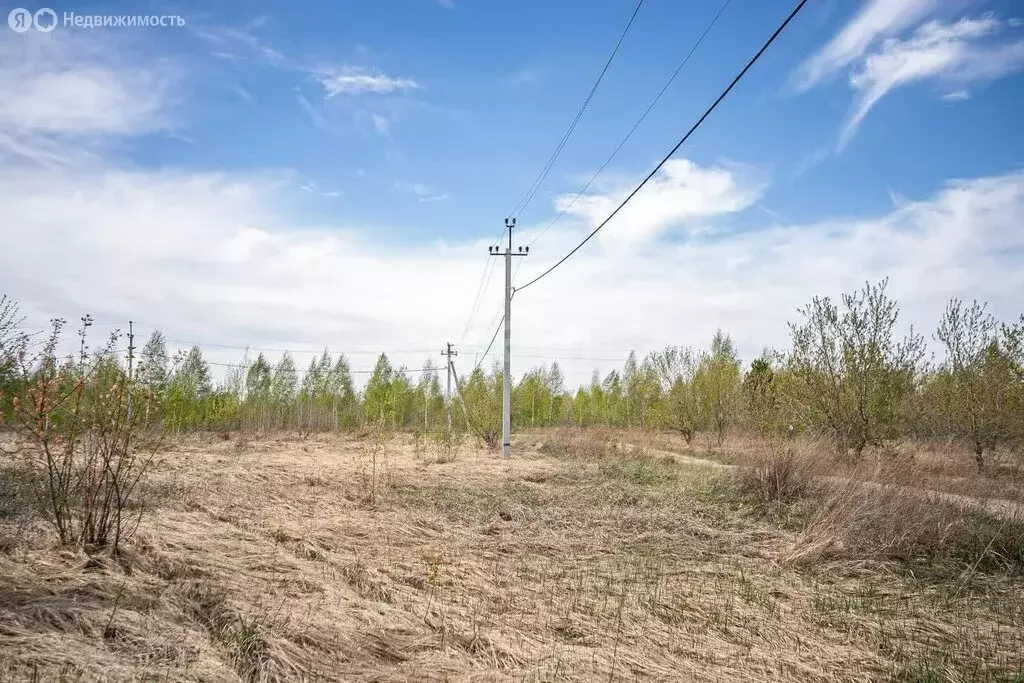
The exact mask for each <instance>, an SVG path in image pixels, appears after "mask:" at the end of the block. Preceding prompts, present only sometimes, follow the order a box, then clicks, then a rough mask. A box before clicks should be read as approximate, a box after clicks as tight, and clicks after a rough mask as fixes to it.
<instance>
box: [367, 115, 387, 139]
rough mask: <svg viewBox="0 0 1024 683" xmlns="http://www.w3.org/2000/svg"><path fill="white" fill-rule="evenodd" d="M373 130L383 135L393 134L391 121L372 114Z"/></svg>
mask: <svg viewBox="0 0 1024 683" xmlns="http://www.w3.org/2000/svg"><path fill="white" fill-rule="evenodd" d="M370 117H371V120H372V121H373V129H374V130H375V131H376V132H378V133H380V134H381V135H388V134H389V133H390V132H391V120H390V119H389V118H388V117H386V116H383V115H381V114H376V113H371V114H370Z"/></svg>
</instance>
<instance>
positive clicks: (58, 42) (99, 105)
mask: <svg viewBox="0 0 1024 683" xmlns="http://www.w3.org/2000/svg"><path fill="white" fill-rule="evenodd" d="M15 38H19V36H15ZM29 38H31V39H30V40H12V39H10V38H8V37H7V36H6V35H5V36H0V91H2V92H5V93H8V96H6V97H3V98H0V148H3V149H4V150H5V151H6V152H8V153H9V154H14V155H16V156H22V157H28V158H33V159H35V160H36V161H38V162H42V163H49V162H67V161H69V160H70V159H71V157H73V156H75V155H78V154H87V153H88V152H89V151H91V150H94V149H96V148H97V147H98V146H101V145H102V144H103V141H104V140H107V139H110V138H123V137H131V136H136V135H142V134H146V133H151V132H155V131H160V130H168V129H170V127H171V124H172V121H171V118H170V115H169V112H168V107H167V104H168V99H169V93H170V91H171V88H172V86H173V85H174V84H175V82H176V80H177V74H176V73H175V71H174V69H173V68H172V67H171V66H170V64H169V63H167V62H154V63H152V64H138V63H133V62H132V61H131V59H130V58H126V57H125V56H124V53H121V52H120V51H117V50H113V49H105V48H104V46H103V45H101V44H98V43H96V42H95V41H92V40H90V38H89V36H82V35H76V34H70V33H61V34H58V33H57V32H54V33H52V34H48V35H32V36H29Z"/></svg>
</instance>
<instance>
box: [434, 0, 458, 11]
mask: <svg viewBox="0 0 1024 683" xmlns="http://www.w3.org/2000/svg"><path fill="white" fill-rule="evenodd" d="M437 4H439V5H440V6H441V7H444V8H445V9H455V0H437Z"/></svg>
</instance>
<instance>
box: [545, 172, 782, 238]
mask: <svg viewBox="0 0 1024 683" xmlns="http://www.w3.org/2000/svg"><path fill="white" fill-rule="evenodd" d="M758 175H759V174H758V173H757V172H756V171H755V170H754V169H752V168H750V167H745V166H740V165H738V164H734V165H733V169H732V170H730V169H728V168H725V167H722V166H718V167H706V168H705V167H701V166H698V165H697V164H694V163H693V162H691V161H689V160H687V159H671V160H669V161H668V162H667V163H666V164H665V165H664V167H662V170H661V171H660V172H659V173H658V174H657V175H655V176H654V178H652V179H651V181H650V182H649V183H647V185H646V186H645V187H644V188H643V189H642V190H641V191H640V192H639V193H638V194H637V195H636V196H635V197H634V198H633V199H632V200H631V201H630V202H629V203H628V204H627V205H626V206H625V208H623V210H622V211H621V212H620V213H619V214H617V215H616V216H615V218H613V219H612V220H611V221H610V222H609V224H608V226H607V227H606V228H605V229H604V230H603V231H602V232H601V233H599V237H600V238H601V239H603V240H605V241H608V242H612V243H614V244H616V245H618V246H626V245H629V244H638V243H642V242H646V241H649V240H651V239H653V238H655V237H657V236H659V235H661V234H662V233H664V232H665V231H666V230H669V229H670V228H673V227H677V226H681V225H687V224H689V226H690V227H691V228H692V227H693V226H694V225H695V224H696V222H697V221H701V220H705V219H708V218H711V217H713V216H721V215H726V214H731V213H736V212H738V211H742V210H743V209H745V208H747V207H748V206H751V205H753V204H755V203H756V202H757V201H758V199H760V197H761V195H762V194H763V192H764V189H765V187H766V186H767V184H766V183H765V182H764V180H763V179H760V178H758V177H757V176H758ZM634 186H635V185H634ZM634 186H621V187H617V188H614V189H609V190H608V191H606V192H601V193H598V194H590V195H583V196H582V197H580V198H579V199H575V197H576V195H574V194H569V195H562V196H559V197H557V198H556V200H555V208H556V209H558V210H559V211H563V210H564V211H566V213H568V214H571V215H574V216H577V217H580V218H584V219H586V221H587V222H588V223H590V224H591V225H593V226H596V225H597V224H598V223H599V222H600V221H602V220H604V219H605V217H607V216H608V215H609V214H611V212H612V211H613V210H614V209H615V207H616V206H618V205H619V204H620V203H621V202H622V200H623V199H624V198H625V197H626V196H627V195H628V194H629V192H631V191H632V189H633V187H634Z"/></svg>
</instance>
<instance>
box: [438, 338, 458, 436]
mask: <svg viewBox="0 0 1024 683" xmlns="http://www.w3.org/2000/svg"><path fill="white" fill-rule="evenodd" d="M452 346H453V344H452V343H451V342H448V345H447V348H446V349H445V350H444V351H442V352H441V355H442V356H447V357H448V360H447V361H446V362H445V369H447V370H448V383H447V384H446V385H445V388H444V410H445V413H446V414H447V418H448V431H449V432H450V431H451V430H452V407H451V400H452V356H457V355H459V352H458V351H456V350H454V349H453V348H452Z"/></svg>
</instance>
